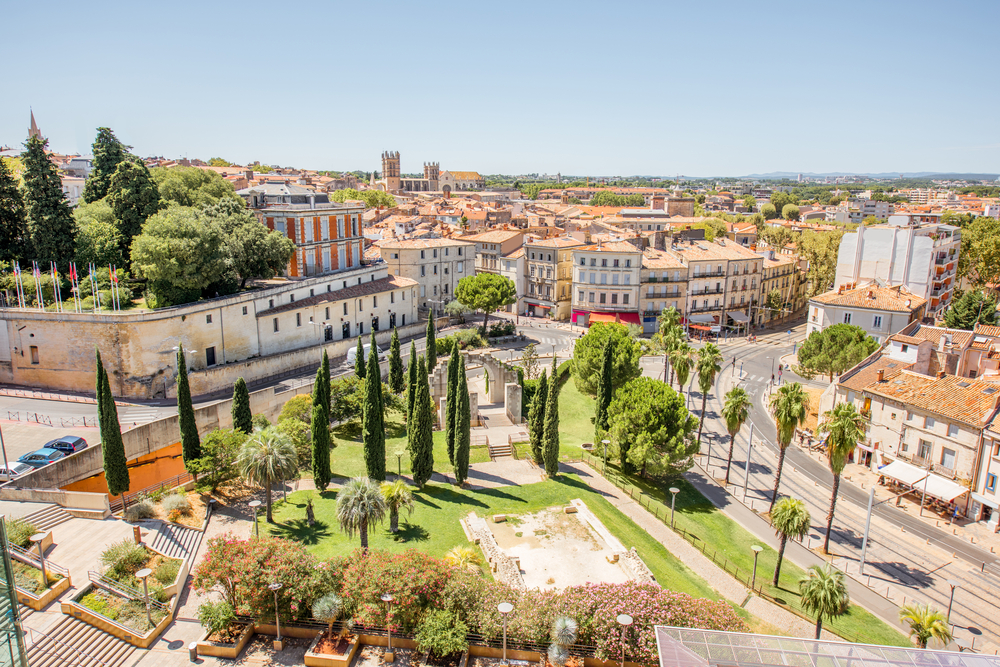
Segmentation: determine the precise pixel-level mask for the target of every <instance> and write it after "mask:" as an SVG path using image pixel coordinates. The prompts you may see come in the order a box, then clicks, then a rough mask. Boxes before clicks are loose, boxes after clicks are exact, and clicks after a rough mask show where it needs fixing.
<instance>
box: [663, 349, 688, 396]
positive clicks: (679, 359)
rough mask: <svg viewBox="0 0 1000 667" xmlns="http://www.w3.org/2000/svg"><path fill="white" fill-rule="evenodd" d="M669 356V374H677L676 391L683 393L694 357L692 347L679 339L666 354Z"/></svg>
mask: <svg viewBox="0 0 1000 667" xmlns="http://www.w3.org/2000/svg"><path fill="white" fill-rule="evenodd" d="M668 356H669V358H670V369H671V372H670V374H671V375H672V376H673V375H676V376H677V393H678V394H682V395H683V394H684V385H686V384H687V381H688V378H689V377H691V363H692V359H694V348H693V347H691V346H690V345H688V344H687V342H685V341H681V342H680V344H678V345H677V346H676V347H674V349H673V350H671V351H670V354H669V355H668Z"/></svg>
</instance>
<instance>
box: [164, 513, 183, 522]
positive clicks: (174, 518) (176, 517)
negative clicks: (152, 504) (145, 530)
mask: <svg viewBox="0 0 1000 667" xmlns="http://www.w3.org/2000/svg"><path fill="white" fill-rule="evenodd" d="M181 516H182V514H181V511H180V510H171V511H170V514H168V515H167V521H170V522H171V523H177V522H178V521H180V520H181Z"/></svg>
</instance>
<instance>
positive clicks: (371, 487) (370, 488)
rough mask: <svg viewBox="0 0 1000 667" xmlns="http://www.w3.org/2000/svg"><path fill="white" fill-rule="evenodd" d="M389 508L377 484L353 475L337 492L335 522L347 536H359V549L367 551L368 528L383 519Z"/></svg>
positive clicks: (366, 478)
mask: <svg viewBox="0 0 1000 667" xmlns="http://www.w3.org/2000/svg"><path fill="white" fill-rule="evenodd" d="M388 509H389V508H388V507H386V504H385V496H383V495H382V490H381V489H380V488H379V486H378V484H376V483H375V482H373V481H372V480H371V479H370V478H368V477H355V478H354V479H352V480H350V481H348V482H347V483H346V484H344V486H342V487H341V488H340V491H338V492H337V522H338V523H339V524H340V529H341V530H342V531H344V532H345V533H347V536H348V537H354V534H355V533H358V534H359V535H360V536H361V550H362V551H363V552H365V553H368V528H369V527H370V526H372V525H374V524H376V523H382V522H383V521H384V520H385V513H386V511H387V510H388Z"/></svg>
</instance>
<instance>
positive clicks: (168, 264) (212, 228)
mask: <svg viewBox="0 0 1000 667" xmlns="http://www.w3.org/2000/svg"><path fill="white" fill-rule="evenodd" d="M132 267H133V270H134V271H135V273H136V274H137V275H138V277H140V278H145V279H146V280H147V289H148V291H149V295H150V296H151V297H152V299H151V300H152V301H153V304H152V305H153V307H155V308H163V307H165V306H172V305H176V304H180V303H188V302H190V301H195V300H197V299H198V298H199V297H200V296H201V290H202V289H203V288H205V287H207V286H208V285H210V284H212V283H214V282H215V281H217V280H219V279H220V278H222V276H223V275H224V274H225V272H226V270H227V268H228V258H227V256H226V248H225V235H224V234H223V233H222V230H221V229H220V228H219V226H218V225H217V224H215V223H214V222H212V221H210V220H207V219H206V218H205V217H204V216H202V215H200V214H199V213H197V212H195V211H193V210H191V209H185V208H181V207H176V206H175V207H171V208H169V209H167V210H165V211H160V212H159V213H157V214H156V215H154V216H152V217H151V218H150V219H149V220H147V221H146V224H145V225H144V226H143V229H142V234H140V235H139V236H137V237H135V240H134V241H133V242H132Z"/></svg>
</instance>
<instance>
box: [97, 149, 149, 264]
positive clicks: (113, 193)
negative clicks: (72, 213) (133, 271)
mask: <svg viewBox="0 0 1000 667" xmlns="http://www.w3.org/2000/svg"><path fill="white" fill-rule="evenodd" d="M108 204H110V205H111V211H112V212H113V213H114V216H115V223H116V224H117V225H118V231H120V232H121V234H122V246H121V248H122V256H123V257H124V258H125V260H126V261H128V258H129V257H130V256H131V255H132V239H133V238H135V237H136V236H138V235H139V234H141V233H142V225H143V224H144V223H145V222H146V220H147V219H148V218H149V217H150V216H151V215H153V214H154V213H156V211H157V210H158V209H159V208H160V191H159V189H158V188H157V186H156V182H155V181H154V180H153V177H152V176H150V175H149V169H147V168H146V165H145V164H144V163H143V162H142V160H139V159H137V158H134V157H131V156H130V159H127V160H124V161H123V162H121V163H120V164H119V165H118V167H117V168H116V169H115V172H114V174H112V176H111V186H110V188H109V189H108Z"/></svg>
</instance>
